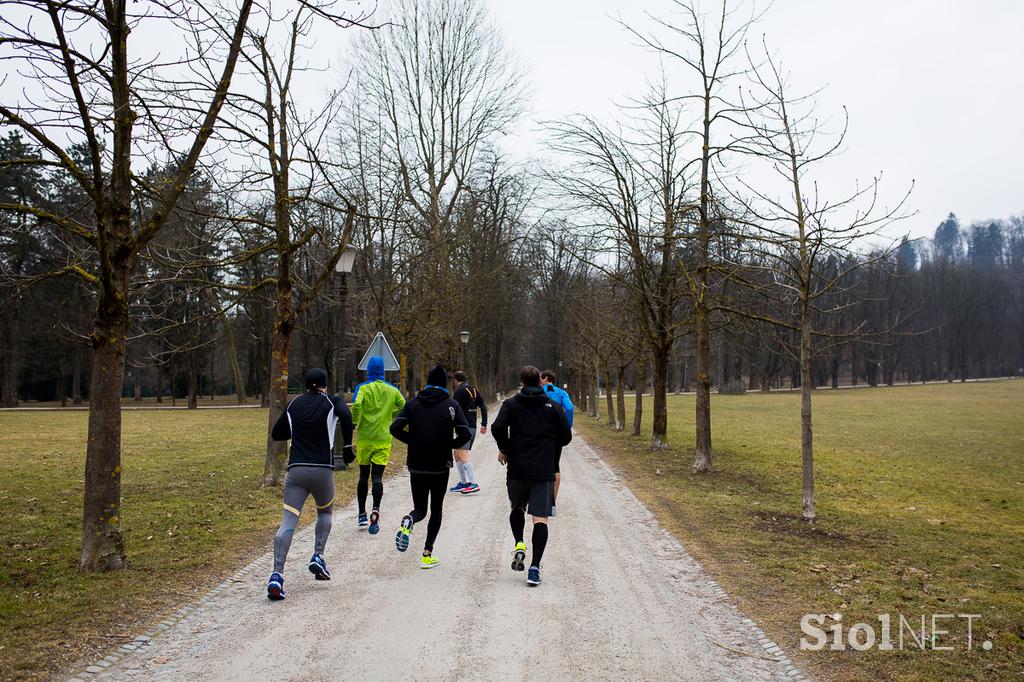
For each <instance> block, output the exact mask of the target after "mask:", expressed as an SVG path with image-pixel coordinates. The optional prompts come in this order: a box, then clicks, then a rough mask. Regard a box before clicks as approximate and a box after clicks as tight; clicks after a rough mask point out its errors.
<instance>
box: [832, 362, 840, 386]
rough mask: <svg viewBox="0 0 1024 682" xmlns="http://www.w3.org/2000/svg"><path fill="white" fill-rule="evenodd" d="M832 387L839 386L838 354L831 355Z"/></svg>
mask: <svg viewBox="0 0 1024 682" xmlns="http://www.w3.org/2000/svg"><path fill="white" fill-rule="evenodd" d="M832 388H839V354H838V353H837V354H835V355H833V356H832Z"/></svg>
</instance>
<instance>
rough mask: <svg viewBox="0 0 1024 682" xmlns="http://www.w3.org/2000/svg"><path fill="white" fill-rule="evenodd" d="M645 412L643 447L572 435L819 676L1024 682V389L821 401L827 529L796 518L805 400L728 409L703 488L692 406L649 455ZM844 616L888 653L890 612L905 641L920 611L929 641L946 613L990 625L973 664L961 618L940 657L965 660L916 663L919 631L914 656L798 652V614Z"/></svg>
mask: <svg viewBox="0 0 1024 682" xmlns="http://www.w3.org/2000/svg"><path fill="white" fill-rule="evenodd" d="M601 407H602V410H603V409H604V401H603V400H602V404H601ZM628 407H629V411H628V414H629V424H630V425H631V424H632V409H633V402H632V400H631V401H629V404H628ZM644 409H645V420H644V427H643V433H645V434H648V435H647V436H644V437H638V438H634V437H632V436H630V435H626V434H623V433H615V432H613V431H612V430H611V429H610V428H609V427H608V425H607V424H606V423H605V422H603V421H602V422H598V421H595V420H594V419H592V418H590V417H588V416H587V415H586V413H585V412H582V411H580V410H578V415H579V416H578V417H577V419H576V426H577V428H578V429H579V431H580V432H581V433H582V434H583V435H584V436H585V437H586V438H587V439H588V441H589V442H590V443H591V444H593V445H594V446H595V447H597V449H598V450H599V451H600V452H602V454H603V455H604V456H605V457H606V459H607V460H608V461H609V463H610V464H612V465H613V466H614V467H615V468H616V469H617V470H618V471H619V472H620V474H621V475H622V477H623V479H624V480H625V481H626V482H627V483H628V484H629V485H630V487H631V488H632V489H633V491H634V492H635V493H636V494H637V495H638V496H639V497H640V498H641V499H642V500H643V501H644V502H645V503H646V504H647V505H648V506H649V508H650V509H651V510H652V511H653V512H654V513H655V515H656V516H657V517H658V519H659V521H660V522H661V523H662V524H663V525H664V526H665V527H666V528H668V529H669V530H670V531H671V532H673V533H674V534H675V535H676V536H677V537H679V539H680V540H681V541H682V542H683V543H684V545H685V546H686V547H687V548H688V550H689V551H690V552H691V553H692V554H693V555H694V556H695V558H697V559H698V560H699V561H700V562H701V563H702V564H703V566H704V567H705V569H706V570H707V571H708V572H709V573H710V574H711V575H713V576H714V577H715V578H716V579H717V580H718V581H719V582H720V583H721V584H722V586H723V587H724V589H726V591H728V592H729V593H730V594H731V595H732V596H733V597H734V598H735V599H736V601H737V603H738V605H739V607H740V609H741V610H742V611H743V612H744V613H745V614H747V615H748V616H749V617H751V618H754V619H755V620H756V621H757V622H758V624H760V625H761V626H762V628H763V629H764V630H765V631H766V632H767V633H768V635H769V637H771V638H772V639H774V640H775V641H776V642H777V643H778V644H779V646H781V647H782V648H783V649H784V650H785V651H786V653H787V654H788V655H790V656H791V657H792V658H793V659H794V660H795V661H796V662H797V664H798V665H800V666H802V667H803V668H804V669H805V670H806V671H807V672H808V673H810V674H811V675H812V676H814V677H816V678H821V679H836V680H875V679H900V680H936V679H978V680H981V679H985V680H989V679H1014V680H1020V679H1021V678H1022V676H1024V380H1014V381H1002V382H991V383H970V384H955V385H945V384H942V385H931V386H912V387H911V386H908V387H895V388H873V389H849V390H827V389H826V390H818V391H816V392H815V394H814V417H815V421H814V427H815V472H816V476H815V480H816V492H817V512H818V521H817V523H816V524H814V525H813V526H808V525H806V524H804V523H802V522H801V521H800V520H799V516H800V504H801V492H800V397H799V395H798V394H796V393H771V394H761V393H748V394H746V395H737V396H728V395H721V396H719V395H716V396H714V397H713V399H712V419H713V423H712V432H713V438H714V440H713V442H714V470H713V472H712V473H710V474H707V475H702V476H696V475H694V474H692V473H691V465H692V462H693V440H694V427H693V413H694V398H693V396H692V395H680V396H670V398H669V434H668V435H669V442H670V443H671V448H670V449H669V450H667V451H662V452H656V451H652V450H651V449H650V448H649V447H648V445H649V433H650V432H649V429H650V416H651V415H650V411H651V401H650V399H649V398H648V399H646V400H645V403H644ZM566 504H569V502H566ZM836 612H841V613H842V614H843V618H842V622H843V626H844V634H845V632H846V628H848V627H849V626H850V625H853V624H855V623H857V622H865V623H869V624H871V625H872V626H873V627H874V628H875V630H876V634H878V637H879V638H881V633H880V631H881V628H880V624H879V621H878V618H877V616H878V614H883V613H890V614H892V618H893V629H892V635H893V640H894V644H895V643H896V641H897V639H896V638H897V636H898V634H899V629H898V622H899V620H898V616H897V614H903V615H904V616H906V617H907V620H908V621H910V622H912V623H915V624H916V625H915V626H914V627H915V630H916V631H917V632H918V634H920V617H921V614H926V616H927V617H928V619H929V620H928V623H927V626H928V629H929V632H930V631H931V621H930V618H931V614H933V613H938V614H963V613H973V614H981V615H980V617H979V618H977V619H975V620H974V631H973V637H974V641H973V647H974V648H973V650H972V651H970V652H968V651H966V647H967V643H966V638H967V637H966V636H967V621H966V620H965V619H957V620H952V621H950V620H939V621H938V623H937V625H938V629H940V630H942V629H948V630H950V631H951V632H950V634H949V635H945V636H940V638H939V640H938V642H937V643H938V646H944V645H945V646H953V647H955V650H954V651H935V650H926V651H921V650H920V649H915V648H910V647H912V646H916V644H914V642H913V641H912V640H911V638H910V633H909V631H906V632H905V638H904V643H905V647H907V648H906V649H905V650H904V651H902V652H900V651H898V650H896V651H888V652H885V651H879V650H877V649H872V650H871V651H868V652H858V651H853V650H852V649H849V648H847V650H846V651H841V652H837V651H830V650H828V648H827V647H826V649H824V650H822V651H819V652H801V651H800V650H799V644H800V638H801V636H802V633H801V629H800V619H801V616H802V615H803V614H805V613H827V614H832V613H836ZM834 622H835V621H831V620H829V621H827V622H826V624H825V625H823V626H822V627H823V629H827V628H829V627H830V626H831V625H833V624H834ZM986 639H988V640H990V641H992V642H993V648H992V650H991V651H988V652H986V651H984V650H982V649H981V648H980V647H979V645H980V643H981V642H983V641H984V640H986ZM811 641H813V639H811ZM829 641H830V643H831V641H832V640H831V638H830V640H829Z"/></svg>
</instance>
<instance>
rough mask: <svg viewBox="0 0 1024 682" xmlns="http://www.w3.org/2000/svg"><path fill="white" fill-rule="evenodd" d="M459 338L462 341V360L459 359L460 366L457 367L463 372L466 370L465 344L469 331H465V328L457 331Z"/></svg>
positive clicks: (467, 342) (467, 343)
mask: <svg viewBox="0 0 1024 682" xmlns="http://www.w3.org/2000/svg"><path fill="white" fill-rule="evenodd" d="M459 340H460V341H462V361H461V364H462V367H460V368H459V369H461V370H462V371H463V372H465V371H466V346H467V345H469V332H467V331H465V330H463V331H461V332H459Z"/></svg>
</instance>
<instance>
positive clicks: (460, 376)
mask: <svg viewBox="0 0 1024 682" xmlns="http://www.w3.org/2000/svg"><path fill="white" fill-rule="evenodd" d="M467 378H468V377H467V376H466V373H465V372H463V371H462V370H461V369H460V370H458V371H457V372H455V380H456V381H458V382H459V383H462V382H463V381H465V380H466V379H467Z"/></svg>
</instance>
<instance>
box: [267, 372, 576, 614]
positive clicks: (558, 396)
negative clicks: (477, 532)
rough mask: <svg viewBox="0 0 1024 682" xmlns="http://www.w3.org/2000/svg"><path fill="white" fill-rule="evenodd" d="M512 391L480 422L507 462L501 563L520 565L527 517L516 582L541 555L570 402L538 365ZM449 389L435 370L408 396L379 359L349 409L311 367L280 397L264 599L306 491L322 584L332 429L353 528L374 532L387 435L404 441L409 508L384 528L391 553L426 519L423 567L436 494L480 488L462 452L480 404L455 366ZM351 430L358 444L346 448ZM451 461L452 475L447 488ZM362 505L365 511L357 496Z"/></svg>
mask: <svg viewBox="0 0 1024 682" xmlns="http://www.w3.org/2000/svg"><path fill="white" fill-rule="evenodd" d="M519 378H520V383H521V386H522V388H521V390H520V392H519V393H517V394H516V395H514V396H512V397H511V398H509V399H508V400H506V401H504V402H503V403H502V405H501V409H500V410H499V412H498V415H497V417H496V418H495V419H494V421H493V423H492V424H491V433H492V435H493V437H494V439H495V441H496V442H497V444H498V450H499V452H498V461H499V462H500V463H501V464H502V465H504V466H507V488H508V498H509V503H510V507H511V511H510V513H509V525H510V527H511V529H512V536H513V539H514V540H515V548H514V549H513V552H512V556H513V558H512V569H513V570H515V571H523V570H526V568H527V565H526V552H527V546H526V543H525V527H526V514H527V513H529V514H530V516H531V517H532V519H533V533H532V537H531V543H532V545H533V554H532V557H531V561H530V564H529V570H528V571H527V581H526V582H527V584H528V585H531V586H536V585H539V584H540V582H541V578H540V562H541V558H542V557H543V555H544V549H545V547H546V545H547V539H548V528H547V521H548V518H549V517H550V516H554V515H555V509H556V507H555V501H556V499H557V495H558V486H559V483H560V480H561V474H560V471H559V469H560V467H559V464H560V460H561V451H562V448H563V447H564V446H566V445H568V444H569V442H570V441H571V440H572V421H573V404H572V400H571V399H570V398H569V395H568V393H566V392H565V391H563V390H562V389H560V388H558V387H557V386H556V385H555V374H554V372H552V371H551V370H545V371H544V372H541V371H540V370H538V369H537V368H536V367H533V366H532V365H528V366H526V367H524V368H523V369H522V370H521V372H520V377H519ZM455 381H456V384H457V385H456V388H455V391H454V393H451V392H449V389H448V374H447V371H446V370H445V368H444V367H442V366H440V365H438V366H436V367H434V369H432V370H431V371H430V373H429V374H428V375H427V385H426V386H425V387H424V388H423V390H421V391H420V392H419V393H417V394H416V395H415V396H414V397H412V398H410V399H409V400H408V401H406V400H405V398H404V397H403V396H402V393H401V391H399V390H398V388H396V387H395V386H393V385H392V384H390V383H388V382H387V381H386V380H385V378H384V361H383V359H382V358H380V357H377V356H374V357H371V358H370V359H369V361H368V365H367V370H366V381H364V382H363V383H361V384H359V385H358V386H357V387H356V389H355V391H354V392H353V394H352V409H351V411H350V410H349V407H348V405H346V403H345V402H344V401H343V400H341V399H339V398H338V397H337V396H330V395H328V394H327V373H326V372H325V371H324V370H322V369H312V370H310V371H309V372H308V373H307V375H306V392H305V393H304V394H302V395H300V396H298V397H297V398H295V399H294V400H292V401H291V403H289V404H288V407H287V408H286V409H285V411H284V412H283V413H282V414H281V416H280V418H279V419H278V420H277V422H276V424H275V425H274V428H273V430H272V433H271V437H272V438H273V439H274V440H281V441H283V440H290V441H291V446H290V448H289V456H288V468H287V475H286V477H285V484H284V513H283V516H282V519H281V525H280V527H279V528H278V530H277V533H276V535H275V536H274V569H273V573H271V575H270V580H269V581H268V582H267V597H268V598H270V599H272V600H281V599H284V598H285V590H284V564H285V560H286V558H287V555H288V549H289V547H290V545H291V539H292V535H293V534H294V532H295V528H296V527H297V525H298V521H299V515H300V513H301V511H302V506H303V504H304V503H305V501H306V499H307V498H308V497H309V496H311V495H312V497H313V501H314V503H315V505H316V509H317V521H316V530H315V539H314V551H313V555H312V557H311V558H310V560H309V564H308V568H309V571H310V572H311V573H312V574H313V576H314V577H315V578H316V579H317V580H330V579H331V573H330V571H329V570H328V568H327V562H326V561H325V560H324V557H323V553H324V547H325V546H326V543H327V537H328V535H329V534H330V531H331V520H332V513H333V505H334V497H335V491H334V477H333V475H332V472H333V470H334V468H335V460H334V455H333V453H334V451H335V447H334V439H335V434H336V432H337V431H339V430H340V432H341V436H342V439H343V441H344V444H343V447H342V448H341V452H342V459H343V461H344V462H345V463H346V464H349V463H351V462H353V461H358V464H359V480H358V483H357V484H356V500H357V503H358V516H357V520H356V523H357V524H358V526H359V527H360V528H366V529H367V531H368V532H369V533H370V534H372V535H376V534H377V533H379V532H380V508H381V501H382V499H383V497H384V471H385V469H386V467H387V465H388V462H389V460H390V456H391V445H392V438H394V439H397V440H399V441H401V442H403V443H405V444H406V446H407V448H408V458H407V461H406V466H407V467H408V470H409V485H410V488H411V490H412V500H413V508H412V510H411V511H410V512H409V513H408V514H406V515H405V516H403V517H402V520H401V523H400V525H399V528H398V532H397V533H396V534H395V547H396V548H397V549H398V551H400V552H405V551H407V550H408V548H409V543H410V539H411V535H412V532H413V529H414V528H415V527H416V525H417V524H418V523H420V522H422V521H423V520H424V519H427V529H426V535H425V538H424V544H423V553H422V555H421V557H420V567H421V568H424V569H430V568H434V567H435V566H437V565H438V564H439V563H440V560H439V559H438V558H437V557H435V556H434V543H435V541H436V540H437V536H438V533H439V532H440V529H441V520H442V516H443V509H444V498H445V495H446V494H447V493H449V492H453V493H459V494H462V495H473V494H476V493H478V492H479V491H480V486H479V484H478V483H477V481H476V476H475V473H474V470H473V465H472V463H471V462H470V450H471V449H472V446H473V443H474V441H475V439H476V433H477V416H478V415H479V418H480V433H481V435H483V434H486V433H487V428H488V426H487V403H486V401H485V400H484V399H483V397H482V396H481V395H480V393H479V391H477V390H476V389H475V388H473V387H472V386H470V385H469V383H468V381H467V376H466V374H465V372H463V371H461V370H460V371H458V372H456V373H455ZM355 431H357V432H358V434H359V442H358V448H356V447H354V446H353V444H352V437H353V432H355ZM452 468H456V469H457V470H458V472H459V482H458V483H457V484H456V485H455V486H454V487H452V488H449V487H448V482H449V480H448V479H449V475H450V471H451V469H452ZM368 496H370V498H371V501H372V506H371V507H370V512H369V514H367V512H366V501H367V497H368Z"/></svg>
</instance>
